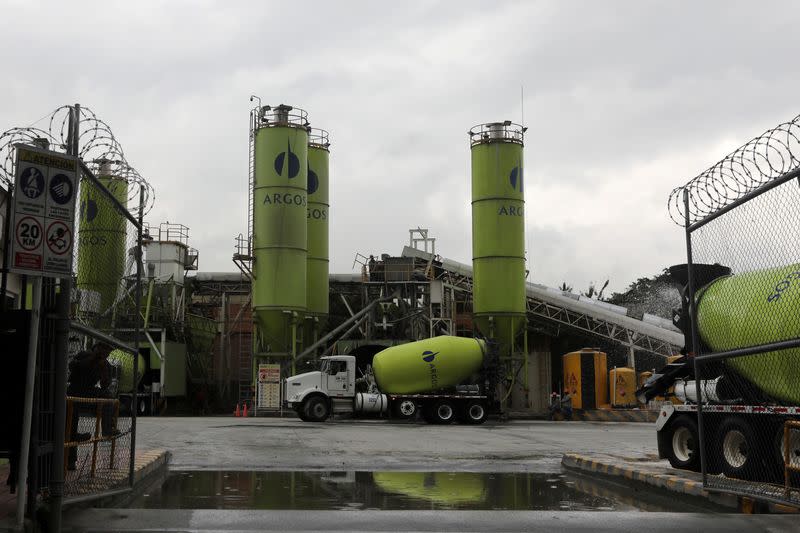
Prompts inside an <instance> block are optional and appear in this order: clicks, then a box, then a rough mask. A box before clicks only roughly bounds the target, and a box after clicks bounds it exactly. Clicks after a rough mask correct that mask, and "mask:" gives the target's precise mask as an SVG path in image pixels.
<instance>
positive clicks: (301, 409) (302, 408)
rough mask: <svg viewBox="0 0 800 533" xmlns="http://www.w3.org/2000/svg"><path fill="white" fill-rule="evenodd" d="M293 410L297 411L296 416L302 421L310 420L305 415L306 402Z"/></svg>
mask: <svg viewBox="0 0 800 533" xmlns="http://www.w3.org/2000/svg"><path fill="white" fill-rule="evenodd" d="M294 412H295V413H297V418H299V419H300V420H302V421H303V422H310V420H309V419H308V417H307V416H306V404H305V403H303V404H301V405H300V407H296V408H295V409H294Z"/></svg>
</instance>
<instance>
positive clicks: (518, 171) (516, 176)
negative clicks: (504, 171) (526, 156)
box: [508, 165, 523, 193]
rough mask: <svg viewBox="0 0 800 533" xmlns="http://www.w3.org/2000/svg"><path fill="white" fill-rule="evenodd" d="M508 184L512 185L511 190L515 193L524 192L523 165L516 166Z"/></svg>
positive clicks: (512, 170)
mask: <svg viewBox="0 0 800 533" xmlns="http://www.w3.org/2000/svg"><path fill="white" fill-rule="evenodd" d="M508 183H509V184H510V185H511V188H512V189H514V190H515V191H518V192H520V193H522V192H523V185H522V165H519V166H516V167H514V168H512V169H511V173H510V174H509V175H508Z"/></svg>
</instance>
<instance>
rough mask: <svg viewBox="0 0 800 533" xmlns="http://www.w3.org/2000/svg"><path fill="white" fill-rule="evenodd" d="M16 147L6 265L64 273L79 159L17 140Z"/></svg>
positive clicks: (69, 254) (68, 261)
mask: <svg viewBox="0 0 800 533" xmlns="http://www.w3.org/2000/svg"><path fill="white" fill-rule="evenodd" d="M15 148H16V150H17V166H16V169H17V175H16V181H15V190H14V197H13V203H12V211H13V221H14V222H13V228H14V240H13V241H12V242H11V246H12V249H11V261H12V263H11V270H12V271H14V272H17V273H20V274H28V275H34V276H37V275H38V276H50V277H62V276H69V275H71V274H72V251H73V244H74V238H73V236H74V233H75V232H74V226H75V197H76V195H77V194H76V193H77V171H78V160H77V158H76V157H72V156H67V155H64V154H60V153H58V152H53V151H50V150H43V149H41V148H34V147H31V146H26V145H21V144H18V145H16V146H15Z"/></svg>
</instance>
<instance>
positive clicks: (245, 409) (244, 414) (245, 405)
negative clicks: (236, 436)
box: [242, 402, 247, 418]
mask: <svg viewBox="0 0 800 533" xmlns="http://www.w3.org/2000/svg"><path fill="white" fill-rule="evenodd" d="M242 416H243V417H245V418H246V417H247V402H244V412H242Z"/></svg>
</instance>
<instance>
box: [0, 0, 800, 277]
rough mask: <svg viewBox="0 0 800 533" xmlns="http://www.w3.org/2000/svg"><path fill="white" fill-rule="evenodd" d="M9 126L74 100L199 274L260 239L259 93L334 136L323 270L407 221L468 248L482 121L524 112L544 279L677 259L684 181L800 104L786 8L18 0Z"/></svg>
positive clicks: (635, 273) (388, 246)
mask: <svg viewBox="0 0 800 533" xmlns="http://www.w3.org/2000/svg"><path fill="white" fill-rule="evenodd" d="M2 9H3V17H2V20H0V46H2V49H3V50H4V51H5V52H6V53H5V54H4V55H5V57H4V66H5V72H6V76H5V77H4V83H3V84H2V86H0V117H2V120H1V121H0V122H2V125H0V129H6V128H8V127H11V126H15V125H26V124H29V123H31V122H32V121H34V120H36V119H37V118H39V117H40V116H42V115H44V114H45V113H47V112H48V111H49V110H50V109H52V108H54V107H56V106H58V105H62V104H66V103H72V102H81V103H82V104H84V105H88V106H90V107H91V108H92V109H94V110H95V111H96V112H97V113H98V115H99V116H100V117H101V118H103V119H104V120H106V121H107V122H108V123H109V124H110V125H111V126H112V128H113V129H114V131H115V132H116V134H117V136H118V137H119V139H120V141H121V142H122V144H123V146H124V147H125V150H126V154H127V156H128V158H129V160H130V161H131V162H132V163H133V164H134V165H135V166H136V167H137V168H138V169H139V170H140V171H141V172H142V174H143V175H145V176H146V177H147V178H148V179H149V180H150V181H151V183H152V184H153V186H154V187H155V188H156V194H157V204H156V207H155V208H154V210H153V212H152V213H151V216H150V219H151V221H153V222H159V221H162V220H170V221H172V222H181V223H184V224H187V225H188V226H190V227H191V230H192V234H191V236H192V244H193V245H194V246H195V247H197V248H198V249H200V253H201V264H202V268H203V269H205V270H232V269H233V268H234V267H233V265H232V263H231V260H230V259H231V254H232V252H233V238H234V237H235V235H236V234H238V233H239V232H243V231H245V230H246V228H245V225H246V202H247V190H246V185H247V176H246V174H247V121H248V110H249V108H250V105H251V104H250V102H249V101H248V97H249V95H250V94H252V93H256V94H259V95H261V96H262V97H263V98H264V102H265V103H273V104H274V103H281V102H286V103H290V104H293V105H296V106H299V107H302V108H305V109H307V110H308V111H309V113H310V117H311V122H312V123H313V125H314V126H317V127H321V128H325V129H328V130H330V131H331V140H332V143H333V144H332V154H331V165H332V168H331V178H332V193H331V200H332V219H331V257H332V262H331V267H332V270H334V271H339V272H341V271H349V270H350V268H351V265H352V260H353V256H354V254H355V253H356V252H357V251H361V252H365V253H375V252H384V251H385V252H390V253H398V252H399V251H400V248H401V246H402V245H403V244H404V243H405V242H406V241H407V239H408V232H407V230H408V228H410V227H416V226H418V225H421V226H423V227H429V228H430V229H431V232H432V233H433V235H434V236H435V237H436V238H437V250H438V251H439V252H440V253H442V254H444V255H446V256H449V257H452V258H453V259H457V260H459V261H464V262H469V261H470V259H471V244H470V233H471V221H470V208H469V179H470V168H469V147H468V143H467V137H466V135H465V133H466V131H467V129H468V128H469V127H471V126H472V125H474V124H478V123H480V122H485V121H494V120H498V119H500V120H502V119H506V118H508V119H513V120H515V121H516V120H519V117H520V114H521V111H522V110H521V108H520V87H521V86H523V85H524V87H525V109H524V112H525V121H526V124H527V125H528V126H529V128H530V129H529V130H528V135H527V139H526V152H525V157H526V167H527V172H526V176H527V182H526V197H527V230H528V238H527V241H528V248H529V257H530V259H531V262H532V264H531V270H532V277H533V279H534V280H536V281H540V282H545V283H549V284H557V283H559V282H560V281H564V280H566V281H568V282H570V283H572V284H573V285H575V286H576V287H584V286H586V285H588V282H589V281H602V280H604V279H605V278H611V280H612V281H611V287H612V288H613V289H617V290H618V289H621V288H623V287H624V286H625V285H626V284H627V283H629V282H630V281H632V280H633V279H635V278H637V277H639V276H642V275H649V274H653V273H656V272H658V271H659V270H660V269H661V268H662V267H663V266H667V265H669V264H672V263H677V262H681V261H682V260H683V244H682V233H681V231H680V229H679V228H678V227H677V226H675V225H674V224H673V223H672V222H671V221H670V220H669V218H668V216H667V212H666V206H665V204H666V199H667V194H668V193H669V191H670V190H671V189H672V188H673V187H675V186H676V185H678V184H680V183H683V182H685V181H686V180H688V179H689V178H691V177H692V176H693V175H695V174H697V173H698V172H700V171H701V170H703V169H704V168H706V167H708V166H710V165H711V164H712V163H714V162H715V161H716V160H717V159H719V158H720V157H722V156H723V155H725V153H727V152H728V151H730V150H732V149H734V148H736V147H737V146H738V145H739V144H741V143H743V142H745V141H746V140H748V139H749V138H750V137H752V136H754V135H756V134H758V133H760V132H761V131H763V130H764V129H766V128H768V127H771V126H772V125H774V124H775V123H777V122H780V121H782V120H786V119H789V118H792V117H793V116H794V115H795V114H797V112H798V108H797V107H796V106H795V105H794V102H795V101H796V93H797V86H798V81H799V80H798V78H799V77H800V76H798V74H797V73H796V72H795V71H796V69H792V68H790V66H789V64H790V60H791V58H792V57H793V56H792V54H793V51H794V50H797V49H798V44H800V43H799V42H798V41H800V38H798V37H797V34H796V32H794V31H793V26H792V24H793V21H795V20H797V15H798V14H799V13H800V9H798V8H797V7H795V5H794V4H792V3H790V2H774V3H770V5H769V7H768V8H765V7H763V6H756V5H755V4H752V3H749V2H722V1H712V2H703V3H698V2H688V1H685V2H671V3H663V2H641V1H618V2H602V3H601V2H588V1H587V2H569V3H567V2H495V3H489V4H487V3H485V2H459V3H457V4H454V3H449V2H407V3H403V4H391V5H390V4H386V3H380V2H366V1H364V2H325V3H323V2H319V3H304V4H302V5H292V6H290V5H289V4H286V3H277V2H252V3H240V2H237V3H230V2H227V3H226V2H199V3H198V2H178V3H176V2H152V3H150V2H138V3H130V2H127V3H126V2H119V3H108V2H72V3H52V4H49V3H41V4H38V3H31V2H15V1H11V2H5V3H4V5H3V6H2Z"/></svg>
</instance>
